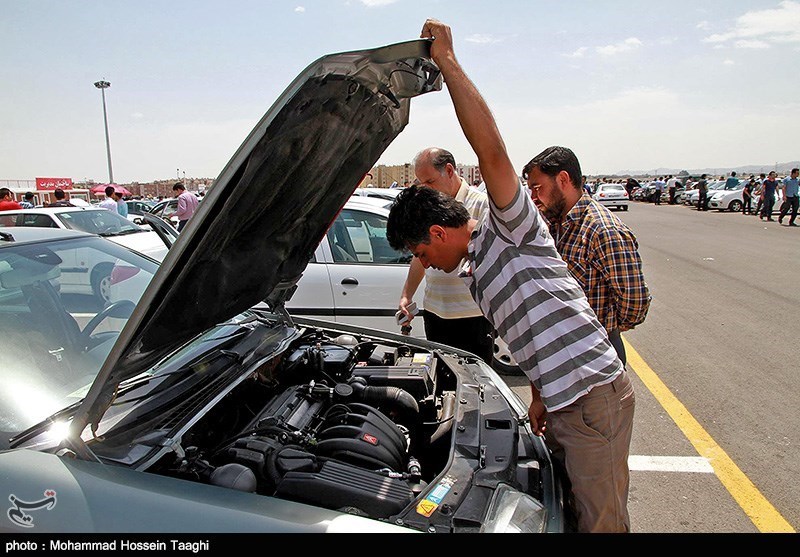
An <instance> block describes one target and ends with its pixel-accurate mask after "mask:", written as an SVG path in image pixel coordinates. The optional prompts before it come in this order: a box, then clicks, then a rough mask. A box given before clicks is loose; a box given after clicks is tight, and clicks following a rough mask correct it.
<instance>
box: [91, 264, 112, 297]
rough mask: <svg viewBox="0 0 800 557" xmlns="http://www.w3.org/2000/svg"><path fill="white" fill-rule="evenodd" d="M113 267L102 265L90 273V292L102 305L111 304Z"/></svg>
mask: <svg viewBox="0 0 800 557" xmlns="http://www.w3.org/2000/svg"><path fill="white" fill-rule="evenodd" d="M113 268H114V266H113V265H111V264H107V263H102V264H100V265H97V266H96V267H95V268H94V270H93V271H92V292H94V295H95V296H96V297H97V298H98V299H99V300H100V302H101V303H102V304H103V305H106V304H108V303H110V302H111V270H112V269H113Z"/></svg>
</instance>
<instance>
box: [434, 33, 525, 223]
mask: <svg viewBox="0 0 800 557" xmlns="http://www.w3.org/2000/svg"><path fill="white" fill-rule="evenodd" d="M421 37H422V38H424V39H429V38H433V39H434V41H433V44H432V45H431V58H433V61H434V62H436V65H437V66H439V69H440V70H441V71H442V76H443V77H444V81H445V83H446V84H447V90H448V92H449V93H450V98H451V99H452V100H453V106H454V107H455V110H456V116H457V117H458V121H459V123H460V124H461V129H462V130H463V131H464V135H465V136H466V138H467V141H469V144H470V145H471V146H472V149H473V150H474V151H475V154H477V155H478V165H479V166H480V169H481V175H482V176H483V179H484V181H485V182H486V191H487V192H488V193H489V195H490V196H491V198H492V201H493V202H494V204H495V205H496V206H498V207H499V208H501V209H503V208H505V207H506V206H508V205H509V204H510V203H511V201H512V200H513V199H514V196H515V195H516V193H517V190H518V189H519V178H518V177H517V173H516V171H515V170H514V165H513V164H511V159H509V157H508V153H507V152H506V146H505V143H503V138H502V137H501V136H500V131H499V130H498V129H497V123H496V122H495V120H494V116H493V115H492V112H491V111H490V110H489V107H488V105H487V104H486V101H485V100H484V99H483V97H481V94H480V93H479V92H478V89H477V88H476V87H475V85H474V84H473V83H472V81H470V79H469V78H468V77H467V74H466V73H464V70H463V69H462V68H461V65H460V64H459V63H458V60H456V55H455V52H454V51H453V36H452V33H451V31H450V27H448V26H447V25H445V24H444V23H442V22H440V21H437V20H435V19H429V20H427V21H426V22H425V25H424V26H423V27H422V34H421Z"/></svg>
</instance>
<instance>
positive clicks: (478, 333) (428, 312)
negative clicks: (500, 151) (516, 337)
mask: <svg viewBox="0 0 800 557" xmlns="http://www.w3.org/2000/svg"><path fill="white" fill-rule="evenodd" d="M414 174H415V175H416V177H417V180H418V181H419V184H420V185H421V186H425V187H429V188H432V189H435V190H437V191H440V192H442V193H444V194H446V195H449V196H450V197H453V198H454V199H455V200H456V201H458V202H459V203H461V204H462V205H464V207H466V209H467V211H468V212H469V214H470V216H471V217H472V218H478V217H479V216H480V215H482V214H483V213H484V211H486V209H487V208H488V207H489V200H488V197H487V196H486V194H485V193H484V192H482V191H479V190H477V189H476V188H471V187H469V185H468V184H467V182H466V181H465V180H464V179H463V178H462V177H461V176H459V175H458V173H457V172H456V160H455V157H453V154H452V153H450V151H447V150H445V149H441V148H439V147H428V148H427V149H423V150H422V151H420V152H419V153H418V154H417V156H415V157H414ZM423 277H424V278H425V294H424V297H423V303H422V306H423V308H424V310H425V312H424V313H423V315H422V319H423V323H424V324H425V338H427V339H428V340H432V341H434V342H440V343H442V344H447V345H448V346H454V347H456V348H460V349H462V350H466V351H467V352H472V353H473V354H476V355H478V356H480V357H481V358H483V360H484V361H485V362H486V363H487V364H491V363H492V356H493V353H494V332H493V329H492V325H491V324H490V323H489V321H488V320H487V319H486V318H485V317H484V316H483V313H482V312H481V309H480V308H479V307H478V306H477V304H476V303H475V301H474V300H473V299H472V296H471V295H470V292H469V290H467V287H466V286H465V285H464V282H463V281H462V280H461V279H460V278H459V277H458V272H455V271H454V272H452V273H445V272H442V271H440V270H437V269H432V268H428V269H425V268H424V267H423V266H422V264H421V263H420V262H419V260H418V259H417V258H416V257H415V258H414V259H413V260H412V261H411V265H410V266H409V269H408V276H407V278H406V282H405V284H404V285H403V291H402V292H401V293H400V302H399V304H398V307H399V309H400V311H401V312H403V313H404V314H406V315H407V316H409V318H410V319H413V317H414V316H413V315H412V314H411V313H409V311H408V306H409V305H410V304H411V303H412V302H413V300H414V294H415V293H416V291H417V288H418V287H419V285H420V283H421V282H422V279H423Z"/></svg>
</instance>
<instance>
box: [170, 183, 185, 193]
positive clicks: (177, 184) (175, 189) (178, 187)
mask: <svg viewBox="0 0 800 557" xmlns="http://www.w3.org/2000/svg"><path fill="white" fill-rule="evenodd" d="M185 189H186V187H185V186H184V185H183V184H181V183H180V182H176V183H175V185H174V186H172V191H178V190H185Z"/></svg>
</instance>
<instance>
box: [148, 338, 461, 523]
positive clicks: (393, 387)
mask: <svg viewBox="0 0 800 557" xmlns="http://www.w3.org/2000/svg"><path fill="white" fill-rule="evenodd" d="M457 385H458V381H457V379H456V376H455V374H454V373H453V372H452V370H450V369H449V367H448V366H447V365H446V364H445V363H443V361H442V360H441V356H440V355H437V354H436V353H435V352H431V351H426V350H422V349H420V348H418V347H412V346H409V345H405V344H401V343H382V342H379V341H375V340H371V339H367V340H361V339H359V338H357V337H356V336H353V335H349V334H340V335H338V336H335V337H331V336H329V335H327V334H326V333H325V332H323V331H322V330H319V329H315V330H310V331H307V332H306V333H305V334H304V335H303V336H302V337H301V338H300V339H298V340H297V341H296V342H294V343H292V345H291V347H290V348H289V349H287V350H285V351H284V352H283V353H282V354H281V356H280V357H279V358H274V359H272V360H270V361H269V362H267V363H266V364H263V365H261V366H260V367H259V369H258V370H257V371H256V372H254V373H253V374H252V376H251V377H250V378H249V379H248V380H247V381H245V382H243V383H241V384H240V385H238V386H237V387H236V389H235V390H234V391H232V392H231V393H229V394H228V396H226V397H225V399H224V402H222V403H221V404H218V405H217V406H216V407H215V408H214V409H213V410H212V411H211V412H210V413H208V414H207V415H206V416H205V417H204V418H203V419H202V420H200V421H199V422H198V423H197V424H196V425H195V426H193V427H192V428H191V429H190V430H189V431H187V432H186V433H185V434H184V435H183V440H182V442H181V445H182V447H183V452H184V454H183V455H182V456H181V458H175V457H174V456H173V457H169V456H165V457H162V458H161V459H160V461H159V462H158V463H157V464H156V466H155V467H154V468H151V469H150V470H149V471H155V472H157V473H161V474H166V475H171V476H176V477H181V478H185V479H192V480H194V481H202V482H205V483H209V484H212V485H217V486H222V487H227V488H231V489H237V490H241V491H246V492H252V493H258V494H261V495H268V496H275V497H279V498H283V499H289V500H293V501H298V502H303V503H309V504H313V505H318V506H322V507H326V508H331V509H336V510H342V511H344V512H349V513H352V514H356V515H360V516H368V517H371V518H378V519H385V518H388V517H391V516H395V515H397V514H398V513H400V512H401V511H403V510H404V509H406V508H407V507H409V505H411V503H413V502H414V500H415V499H416V498H417V497H418V496H419V495H420V494H421V493H422V492H423V491H425V489H426V488H427V487H428V485H429V484H430V482H432V481H434V479H435V478H436V477H437V476H438V475H439V474H440V473H441V472H442V470H443V469H444V468H445V466H446V465H447V463H448V460H449V458H450V454H451V445H452V433H453V427H454V423H455V412H456V390H457ZM265 401H266V402H265Z"/></svg>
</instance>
